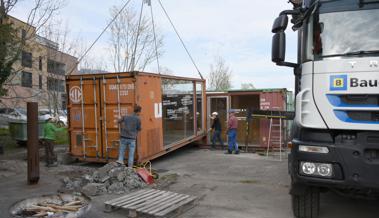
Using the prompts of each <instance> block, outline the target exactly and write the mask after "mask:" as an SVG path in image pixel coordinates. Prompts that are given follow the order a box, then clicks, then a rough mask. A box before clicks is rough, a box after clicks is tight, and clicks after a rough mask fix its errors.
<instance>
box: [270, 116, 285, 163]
mask: <svg viewBox="0 0 379 218" xmlns="http://www.w3.org/2000/svg"><path fill="white" fill-rule="evenodd" d="M282 119H283V118H282V117H278V118H272V117H271V118H270V128H269V133H268V140H267V151H266V157H268V153H269V151H270V145H272V146H271V147H272V148H273V147H274V145H279V153H280V161H282V148H283V145H284V141H283V122H282ZM278 133H279V134H278Z"/></svg>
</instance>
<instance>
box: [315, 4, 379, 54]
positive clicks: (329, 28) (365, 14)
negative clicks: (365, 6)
mask: <svg viewBox="0 0 379 218" xmlns="http://www.w3.org/2000/svg"><path fill="white" fill-rule="evenodd" d="M313 23H314V25H313V54H314V56H315V60H320V59H323V58H331V57H339V58H344V57H351V56H379V9H372V10H359V11H344V12H333V13H325V14H319V15H316V16H315V20H314V22H313Z"/></svg>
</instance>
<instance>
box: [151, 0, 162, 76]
mask: <svg viewBox="0 0 379 218" xmlns="http://www.w3.org/2000/svg"><path fill="white" fill-rule="evenodd" d="M149 3H150V4H149V6H150V14H151V23H152V24H153V33H154V44H155V56H156V58H157V65H158V73H159V74H161V67H160V63H159V52H158V43H157V34H156V31H155V21H154V13H153V4H152V3H151V1H149Z"/></svg>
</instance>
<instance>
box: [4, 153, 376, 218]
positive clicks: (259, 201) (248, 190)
mask: <svg viewBox="0 0 379 218" xmlns="http://www.w3.org/2000/svg"><path fill="white" fill-rule="evenodd" d="M18 166H19V167H20V168H23V167H25V165H24V164H19V165H18ZM153 167H154V168H156V169H158V170H159V171H160V172H161V175H172V174H178V176H177V182H176V183H174V184H172V185H171V186H169V187H168V189H169V190H171V191H176V192H180V193H187V194H191V195H196V196H199V197H200V201H199V203H198V206H197V207H195V208H193V209H192V210H190V211H188V212H187V213H186V214H184V215H183V216H181V218H205V217H206V218H292V212H291V209H290V196H289V195H288V186H289V178H288V175H287V163H286V160H284V161H282V162H280V161H279V160H278V159H277V158H274V159H273V158H271V159H266V158H265V157H261V156H258V155H255V154H241V155H238V156H237V155H224V154H223V152H221V151H210V150H206V149H203V150H199V149H196V148H186V149H181V150H179V151H176V152H173V153H171V154H169V155H167V156H165V157H163V158H160V159H158V160H156V161H154V162H153ZM16 170H17V169H16ZM0 171H1V167H0ZM0 174H1V173H0ZM5 175H6V176H7V177H1V176H0V211H1V212H3V211H7V210H8V208H9V207H10V205H12V204H13V203H14V202H16V201H17V200H21V199H23V198H26V197H31V196H38V195H41V194H49V193H54V192H55V191H56V190H57V189H58V187H59V185H60V182H59V179H60V178H59V177H57V176H55V175H56V174H54V172H53V170H46V168H42V169H41V180H40V184H39V185H36V186H27V185H26V182H25V181H26V180H25V179H26V178H25V174H24V170H22V169H19V170H18V171H17V173H15V174H10V173H6V174H5ZM114 197H116V196H110V195H105V196H100V197H96V198H93V208H92V210H91V212H90V213H89V214H88V215H87V216H86V217H87V218H104V217H107V218H108V217H109V218H119V217H120V218H121V217H126V214H125V213H123V212H122V211H116V212H113V213H111V214H105V213H103V209H104V205H103V202H104V201H105V200H109V199H111V198H114ZM378 205H379V202H377V201H362V200H352V199H346V198H341V197H338V196H336V195H334V194H331V193H329V194H324V195H322V208H321V218H377V217H378V214H379V207H378ZM0 218H8V216H7V215H6V213H0Z"/></svg>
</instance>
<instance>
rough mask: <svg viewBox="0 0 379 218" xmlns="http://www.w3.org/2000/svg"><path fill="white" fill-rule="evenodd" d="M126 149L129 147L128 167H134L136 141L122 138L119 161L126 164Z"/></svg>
mask: <svg viewBox="0 0 379 218" xmlns="http://www.w3.org/2000/svg"><path fill="white" fill-rule="evenodd" d="M126 147H129V156H128V167H133V163H134V152H135V150H136V140H135V139H128V138H122V137H121V138H120V148H119V151H118V161H119V162H124V156H125V151H126Z"/></svg>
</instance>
